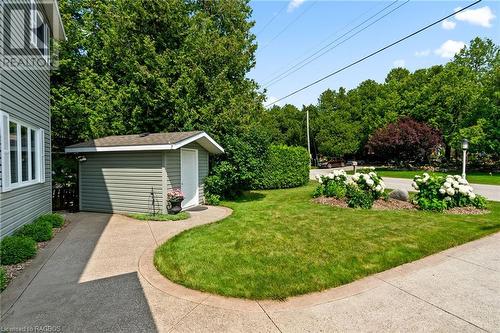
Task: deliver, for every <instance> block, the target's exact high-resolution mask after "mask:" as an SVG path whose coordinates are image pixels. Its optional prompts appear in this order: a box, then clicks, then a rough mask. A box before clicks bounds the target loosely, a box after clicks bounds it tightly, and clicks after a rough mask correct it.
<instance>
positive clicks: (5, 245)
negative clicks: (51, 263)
mask: <svg viewBox="0 0 500 333" xmlns="http://www.w3.org/2000/svg"><path fill="white" fill-rule="evenodd" d="M36 251H37V247H36V242H35V241H34V240H33V239H31V238H29V237H24V236H7V237H5V238H4V239H2V241H1V242H0V263H1V264H2V265H12V264H18V263H20V262H23V261H26V260H28V259H30V258H33V257H34V256H35V255H36Z"/></svg>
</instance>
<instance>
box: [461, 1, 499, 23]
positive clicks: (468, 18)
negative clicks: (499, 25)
mask: <svg viewBox="0 0 500 333" xmlns="http://www.w3.org/2000/svg"><path fill="white" fill-rule="evenodd" d="M457 10H460V7H458V8H456V9H455V11H457ZM495 17H496V16H495V14H493V11H492V10H491V9H490V7H488V6H484V7H481V8H478V9H467V10H464V11H463V12H460V13H457V14H456V15H455V18H456V19H457V20H459V21H464V22H468V23H470V24H474V25H479V26H481V27H485V28H490V27H491V26H492V24H491V21H493V20H494V19H495Z"/></svg>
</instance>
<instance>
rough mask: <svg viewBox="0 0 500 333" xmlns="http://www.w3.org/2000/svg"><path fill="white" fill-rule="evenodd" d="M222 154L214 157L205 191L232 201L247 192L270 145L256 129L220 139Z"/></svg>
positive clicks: (206, 180) (260, 169)
mask: <svg viewBox="0 0 500 333" xmlns="http://www.w3.org/2000/svg"><path fill="white" fill-rule="evenodd" d="M221 143H222V146H223V147H224V149H225V154H223V155H219V156H216V157H215V158H214V159H213V160H212V163H214V165H213V167H212V168H211V170H210V175H209V176H208V177H206V178H205V190H206V191H208V192H209V193H212V194H216V195H219V196H220V197H221V198H234V197H236V196H238V195H240V194H241V192H242V191H243V190H246V189H250V188H251V186H252V184H253V183H254V182H255V179H256V178H257V176H258V175H259V174H260V173H261V172H262V168H263V167H264V164H265V159H264V158H262V157H263V156H267V151H268V149H269V145H270V138H269V135H267V134H266V133H264V132H263V131H260V130H259V129H252V130H249V131H248V132H246V133H241V134H238V135H233V136H226V137H224V138H223V140H222V142H221Z"/></svg>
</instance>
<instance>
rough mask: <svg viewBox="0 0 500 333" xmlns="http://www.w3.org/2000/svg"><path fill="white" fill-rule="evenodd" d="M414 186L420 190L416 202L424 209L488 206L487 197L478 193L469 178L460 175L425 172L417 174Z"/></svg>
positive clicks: (438, 209)
mask: <svg viewBox="0 0 500 333" xmlns="http://www.w3.org/2000/svg"><path fill="white" fill-rule="evenodd" d="M412 186H413V188H414V189H416V190H418V193H417V194H416V195H415V200H414V202H415V204H417V205H418V207H419V208H420V209H422V210H435V211H443V210H445V209H449V208H453V207H466V206H473V207H476V208H485V207H486V199H485V198H484V197H482V196H479V195H476V194H475V193H474V190H473V189H472V187H471V186H469V183H468V182H467V180H466V179H464V178H462V177H461V176H459V175H455V176H451V175H448V176H446V177H441V176H430V175H429V174H428V173H424V174H423V175H422V176H415V178H414V179H413V183H412Z"/></svg>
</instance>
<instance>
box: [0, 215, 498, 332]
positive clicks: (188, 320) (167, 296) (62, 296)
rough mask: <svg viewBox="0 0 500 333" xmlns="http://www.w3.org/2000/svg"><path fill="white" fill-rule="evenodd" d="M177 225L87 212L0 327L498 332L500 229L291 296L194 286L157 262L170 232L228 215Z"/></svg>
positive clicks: (10, 297) (22, 288)
mask: <svg viewBox="0 0 500 333" xmlns="http://www.w3.org/2000/svg"><path fill="white" fill-rule="evenodd" d="M229 213H230V211H229V210H228V209H225V208H222V207H210V208H209V209H208V210H205V211H200V212H193V213H192V218H190V219H189V220H186V221H178V222H149V223H148V222H142V221H137V220H133V219H130V218H127V217H124V216H121V215H105V214H95V213H78V214H74V215H71V216H70V219H71V220H72V223H71V224H70V226H69V227H68V228H66V229H65V230H64V231H63V232H62V233H60V234H58V235H57V237H56V238H55V239H54V240H53V241H52V242H51V243H50V245H49V246H48V247H47V248H45V249H43V250H42V252H41V253H40V254H39V255H38V256H37V258H36V259H35V261H34V262H33V264H32V265H31V266H30V267H29V268H28V269H27V270H26V271H25V272H24V273H23V274H22V275H21V276H20V277H18V278H17V279H15V280H14V281H13V283H12V284H11V285H10V286H9V287H8V288H7V289H6V290H5V291H4V292H3V293H2V294H1V298H2V299H1V303H0V304H1V313H2V319H1V321H2V323H1V327H2V329H8V328H11V329H12V328H18V329H19V328H23V327H24V328H26V327H35V326H36V327H41V326H46V325H48V326H50V327H51V328H53V329H58V331H62V332H79V331H88V332H96V331H105V332H116V331H131V332H153V331H160V332H379V331H390V332H394V331H398V332H402V331H436V332H457V331H460V332H463V331H466V332H468V331H470V332H476V331H477V332H484V331H490V332H495V331H499V330H500V283H498V281H500V233H497V234H494V235H492V236H489V237H486V238H483V239H480V240H477V241H474V242H471V243H468V244H465V245H462V246H459V247H457V248H453V249H449V250H447V251H444V252H441V253H439V254H436V255H433V256H430V257H427V258H424V259H422V260H419V261H416V262H414V263H410V264H406V265H403V266H400V267H396V268H394V269H392V270H389V271H386V272H383V273H380V274H375V275H373V276H370V277H367V278H365V279H362V280H359V281H356V282H354V283H351V284H348V285H345V286H342V287H339V288H334V289H330V290H326V291H324V292H320V293H313V294H309V295H305V296H300V297H294V298H291V299H289V300H287V301H286V302H276V301H259V302H256V301H247V300H239V299H232V298H225V297H220V296H216V295H211V294H206V293H202V292H198V291H193V290H189V289H187V288H184V287H182V286H179V285H176V284H174V283H171V282H169V281H168V280H166V279H164V278H163V277H161V275H159V273H158V272H156V270H155V269H154V267H153V265H152V262H151V258H152V253H153V250H154V248H156V246H157V244H160V243H161V242H163V241H164V240H165V239H168V238H170V237H172V236H173V235H175V234H177V233H179V232H181V231H182V230H185V229H188V228H192V227H194V226H197V225H201V224H204V223H210V222H213V221H216V220H218V219H221V218H223V217H225V216H227V215H228V214H229Z"/></svg>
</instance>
